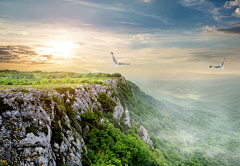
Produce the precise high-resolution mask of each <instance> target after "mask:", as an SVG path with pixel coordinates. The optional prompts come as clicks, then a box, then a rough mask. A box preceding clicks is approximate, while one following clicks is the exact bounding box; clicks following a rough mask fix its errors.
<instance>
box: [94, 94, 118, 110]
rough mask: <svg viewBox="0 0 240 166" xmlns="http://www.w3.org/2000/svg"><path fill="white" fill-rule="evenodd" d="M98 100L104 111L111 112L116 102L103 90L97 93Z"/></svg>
mask: <svg viewBox="0 0 240 166" xmlns="http://www.w3.org/2000/svg"><path fill="white" fill-rule="evenodd" d="M98 101H99V102H100V103H101V104H102V108H103V109H104V111H105V112H109V111H110V112H113V108H114V107H115V106H116V103H115V102H114V101H113V100H112V99H110V97H108V96H107V95H106V93H104V92H102V93H100V94H99V96H98Z"/></svg>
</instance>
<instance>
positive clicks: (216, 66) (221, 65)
mask: <svg viewBox="0 0 240 166" xmlns="http://www.w3.org/2000/svg"><path fill="white" fill-rule="evenodd" d="M225 59H226V58H224V59H223V62H222V63H221V64H220V65H214V66H209V67H210V68H220V70H223V69H224V67H223V65H224V63H225Z"/></svg>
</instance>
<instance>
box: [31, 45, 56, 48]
mask: <svg viewBox="0 0 240 166" xmlns="http://www.w3.org/2000/svg"><path fill="white" fill-rule="evenodd" d="M33 46H34V47H41V48H53V47H52V46H44V45H42V44H35V45H33Z"/></svg>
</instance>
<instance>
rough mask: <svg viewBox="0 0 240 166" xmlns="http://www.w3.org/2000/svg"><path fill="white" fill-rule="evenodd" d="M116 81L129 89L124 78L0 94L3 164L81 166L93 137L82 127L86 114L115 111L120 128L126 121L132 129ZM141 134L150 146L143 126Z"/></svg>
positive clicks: (114, 115)
mask: <svg viewBox="0 0 240 166" xmlns="http://www.w3.org/2000/svg"><path fill="white" fill-rule="evenodd" d="M118 81H121V82H122V83H123V84H126V81H125V79H124V78H122V79H120V80H119V79H112V80H108V81H107V83H108V86H102V85H95V84H93V85H84V86H78V87H75V88H73V87H72V88H58V89H56V90H54V91H43V90H36V89H28V90H22V89H12V90H5V92H4V93H0V102H1V103H0V106H1V111H0V160H6V161H7V163H8V164H12V165H39V164H40V165H53V166H54V165H63V164H67V165H79V166H81V165H82V158H83V156H84V155H86V154H87V146H86V145H85V143H84V135H86V133H88V132H89V126H88V125H87V126H85V128H82V126H81V125H80V124H81V122H82V119H81V115H82V114H85V113H86V112H88V111H91V112H93V111H95V110H101V111H102V112H107V111H108V110H112V114H113V118H114V119H115V121H116V122H117V123H118V124H119V125H120V123H121V122H123V123H124V124H125V125H127V126H128V127H129V128H131V126H132V124H131V121H132V120H131V118H130V113H129V112H131V110H129V109H128V108H127V107H126V106H125V107H123V105H122V104H121V102H124V101H120V99H119V98H118V97H117V95H114V94H118V86H117V84H118ZM131 93H134V92H133V90H132V91H131ZM104 95H106V97H105V98H104ZM133 95H134V94H133ZM105 100H107V101H105ZM108 102H109V103H112V104H107V103H108ZM136 102H137V100H136ZM111 107H113V108H111ZM105 119H106V120H107V118H105V117H104V118H102V119H101V121H99V123H103V121H104V120H105ZM139 135H140V138H141V139H142V140H144V141H145V142H146V143H147V144H148V145H150V146H152V141H151V140H150V137H149V134H148V132H147V130H146V129H144V127H143V126H141V127H140V128H139Z"/></svg>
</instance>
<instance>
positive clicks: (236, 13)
mask: <svg viewBox="0 0 240 166" xmlns="http://www.w3.org/2000/svg"><path fill="white" fill-rule="evenodd" d="M232 16H235V17H240V8H237V9H236V10H235V12H234V13H233V14H232Z"/></svg>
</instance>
